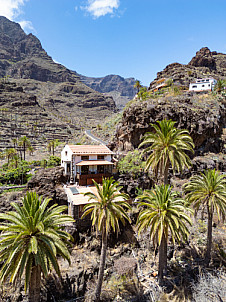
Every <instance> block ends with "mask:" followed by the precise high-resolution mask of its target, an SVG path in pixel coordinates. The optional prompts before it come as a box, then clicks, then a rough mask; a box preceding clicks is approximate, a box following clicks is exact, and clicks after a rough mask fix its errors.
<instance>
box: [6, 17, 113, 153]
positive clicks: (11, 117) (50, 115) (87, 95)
mask: <svg viewBox="0 0 226 302" xmlns="http://www.w3.org/2000/svg"><path fill="white" fill-rule="evenodd" d="M0 78H1V80H0V82H1V87H0V112H1V117H0V119H1V120H0V122H1V123H0V132H1V133H2V134H3V136H2V137H1V141H0V148H1V147H2V146H4V147H6V146H7V145H9V144H8V143H9V142H10V141H11V139H12V138H14V137H18V136H20V135H27V136H31V137H32V136H34V135H35V134H36V132H37V137H38V143H37V144H42V143H43V141H45V140H48V139H52V138H58V139H60V140H62V141H65V140H66V141H68V140H69V139H70V138H73V137H74V136H75V135H76V134H78V133H79V132H80V130H81V128H82V127H84V128H85V127H86V126H88V127H92V125H95V124H97V123H98V122H100V121H101V120H102V119H104V118H105V117H106V116H108V115H110V114H111V113H112V112H114V111H115V110H116V107H115V102H114V101H113V99H112V98H111V97H109V96H104V95H103V94H101V93H99V92H96V91H94V90H93V89H91V88H89V87H88V86H86V85H85V84H84V83H82V82H81V81H80V79H79V77H78V75H77V74H76V73H75V72H73V71H71V70H69V69H67V68H66V67H64V66H63V65H60V64H57V63H55V62H54V61H53V60H52V58H51V57H50V56H49V55H48V54H47V53H46V51H45V50H44V49H43V48H42V45H41V43H40V41H39V40H38V38H36V37H35V36H34V35H32V34H29V35H26V34H25V33H24V31H23V30H22V29H21V27H20V25H19V24H17V23H14V22H11V21H9V20H8V19H7V18H5V17H0ZM34 121H35V122H34ZM37 129H39V130H40V129H42V130H40V131H38V130H37ZM60 129H61V130H60ZM41 138H42V139H41Z"/></svg>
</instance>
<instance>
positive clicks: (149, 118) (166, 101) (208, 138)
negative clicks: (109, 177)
mask: <svg viewBox="0 0 226 302" xmlns="http://www.w3.org/2000/svg"><path fill="white" fill-rule="evenodd" d="M164 118H166V119H172V120H173V121H176V125H175V126H176V127H178V128H181V129H188V131H189V132H190V135H191V137H192V138H193V141H194V143H195V152H196V155H198V154H202V153H205V152H220V151H221V150H222V143H221V140H220V137H221V134H222V131H223V127H224V123H225V108H224V106H223V105H221V104H220V103H219V102H218V101H217V100H214V99H211V98H209V99H208V98H205V97H204V96H203V98H201V97H200V96H196V95H195V94H193V93H187V94H184V95H180V96H177V97H165V98H159V99H150V100H147V101H142V102H136V103H134V104H132V105H131V106H130V107H129V108H127V109H126V110H125V111H124V113H123V117H122V121H121V123H120V124H119V125H118V127H117V130H116V135H115V140H114V144H115V149H118V150H121V151H130V150H133V149H134V148H137V147H138V146H139V144H140V143H141V141H142V137H143V135H144V134H145V133H146V132H147V131H152V127H151V126H150V123H156V121H160V120H163V119H164Z"/></svg>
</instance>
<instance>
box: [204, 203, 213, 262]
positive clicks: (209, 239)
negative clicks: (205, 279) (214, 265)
mask: <svg viewBox="0 0 226 302" xmlns="http://www.w3.org/2000/svg"><path fill="white" fill-rule="evenodd" d="M207 212H208V229H207V248H206V255H205V264H206V266H209V263H210V259H211V246H212V224H213V212H212V209H209V207H207Z"/></svg>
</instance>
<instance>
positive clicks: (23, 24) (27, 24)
mask: <svg viewBox="0 0 226 302" xmlns="http://www.w3.org/2000/svg"><path fill="white" fill-rule="evenodd" d="M19 24H20V26H21V27H22V28H23V30H24V31H25V32H26V33H30V32H36V31H35V29H34V27H33V25H32V23H31V21H26V20H24V21H20V22H19Z"/></svg>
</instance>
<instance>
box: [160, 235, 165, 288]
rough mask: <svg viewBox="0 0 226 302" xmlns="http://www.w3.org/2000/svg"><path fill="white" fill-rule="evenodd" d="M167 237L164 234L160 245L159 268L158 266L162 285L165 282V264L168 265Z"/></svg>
mask: <svg viewBox="0 0 226 302" xmlns="http://www.w3.org/2000/svg"><path fill="white" fill-rule="evenodd" d="M166 244H167V243H166V238H165V235H164V234H163V235H162V240H161V243H160V246H159V268H158V279H159V284H160V285H162V282H163V271H164V269H165V266H166V265H167V258H166V252H167V249H166Z"/></svg>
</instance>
